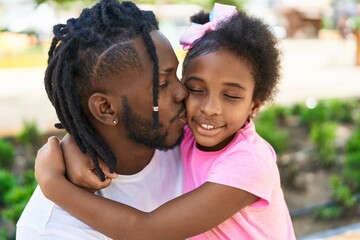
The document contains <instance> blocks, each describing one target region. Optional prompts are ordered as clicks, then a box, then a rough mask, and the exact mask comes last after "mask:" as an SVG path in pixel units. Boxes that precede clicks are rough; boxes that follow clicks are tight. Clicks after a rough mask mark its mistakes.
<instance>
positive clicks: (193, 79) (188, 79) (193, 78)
mask: <svg viewBox="0 0 360 240" xmlns="http://www.w3.org/2000/svg"><path fill="white" fill-rule="evenodd" d="M190 80H191V81H198V82H204V80H202V79H201V78H198V77H195V76H190V77H187V78H185V80H184V82H183V83H186V82H187V81H190Z"/></svg>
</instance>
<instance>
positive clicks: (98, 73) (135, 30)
mask: <svg viewBox="0 0 360 240" xmlns="http://www.w3.org/2000/svg"><path fill="white" fill-rule="evenodd" d="M155 29H158V22H157V20H156V18H155V15H154V14H153V13H152V12H150V11H141V10H140V9H139V8H138V7H137V6H136V5H135V4H134V3H132V2H122V3H119V2H118V1H117V0H102V1H100V2H99V3H97V4H95V5H94V6H93V7H91V8H88V9H84V10H83V11H82V13H81V15H80V16H79V17H78V18H72V19H69V20H68V21H67V23H66V24H58V25H56V26H54V29H53V32H54V35H55V36H54V38H53V40H52V44H51V47H50V49H49V58H48V66H47V69H46V72H45V88H46V92H47V94H48V97H49V99H50V101H51V103H52V104H53V106H54V107H55V110H56V113H57V116H58V118H59V120H60V122H61V124H57V125H56V126H57V127H63V128H65V129H66V130H67V131H68V132H69V133H70V134H71V135H72V136H73V137H74V139H75V141H76V144H77V145H78V146H79V148H80V149H81V151H82V152H84V153H89V154H90V156H91V158H92V161H93V163H94V165H95V168H96V170H97V172H98V174H99V176H100V178H101V179H102V180H104V179H105V176H104V173H103V172H102V170H101V169H100V167H99V162H98V157H99V158H101V159H103V160H104V161H105V163H106V164H107V165H108V167H109V169H110V171H111V172H113V171H114V170H115V166H116V158H115V155H114V154H113V153H112V151H111V150H110V149H109V147H108V146H107V145H106V144H105V142H104V141H103V140H102V138H101V137H100V136H99V135H98V133H96V132H95V130H94V129H93V128H92V126H91V125H90V124H89V123H88V121H87V120H86V116H85V114H84V109H86V106H87V100H88V98H89V97H90V96H91V94H92V93H94V92H95V91H101V85H102V84H105V83H104V81H105V80H106V77H107V76H108V75H110V74H116V73H119V72H122V71H126V70H132V69H140V68H141V61H140V58H139V56H138V55H137V52H136V50H135V48H134V46H133V44H132V41H131V40H132V39H134V38H135V37H138V36H142V37H143V39H144V42H145V44H146V47H147V49H148V53H149V55H150V58H151V60H152V61H153V63H154V70H153V101H154V106H157V101H158V83H159V76H158V73H159V70H158V61H157V55H156V50H155V46H154V43H153V41H152V39H151V37H150V32H151V31H152V30H155ZM153 117H154V125H155V127H156V126H157V125H158V115H157V112H154V116H153Z"/></svg>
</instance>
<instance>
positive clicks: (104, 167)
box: [99, 160, 118, 179]
mask: <svg viewBox="0 0 360 240" xmlns="http://www.w3.org/2000/svg"><path fill="white" fill-rule="evenodd" d="M99 165H100V168H101V170H102V171H103V172H104V174H105V176H106V177H107V178H111V179H113V178H117V176H118V175H117V174H116V173H115V172H114V173H111V172H110V170H109V168H108V166H107V165H106V164H105V162H104V161H101V160H100V161H99Z"/></svg>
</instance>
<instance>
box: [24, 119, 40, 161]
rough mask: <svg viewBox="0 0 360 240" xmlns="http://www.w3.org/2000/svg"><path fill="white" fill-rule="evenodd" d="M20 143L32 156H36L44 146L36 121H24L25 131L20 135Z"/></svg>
mask: <svg viewBox="0 0 360 240" xmlns="http://www.w3.org/2000/svg"><path fill="white" fill-rule="evenodd" d="M18 139H19V141H20V142H21V143H22V144H24V145H25V147H27V148H28V150H29V151H30V152H31V154H35V153H36V152H35V151H37V149H39V148H40V147H41V145H42V143H43V142H42V134H41V132H40V130H39V128H38V126H37V124H36V122H35V121H33V122H29V121H24V125H23V129H22V131H21V133H20V134H19V135H18Z"/></svg>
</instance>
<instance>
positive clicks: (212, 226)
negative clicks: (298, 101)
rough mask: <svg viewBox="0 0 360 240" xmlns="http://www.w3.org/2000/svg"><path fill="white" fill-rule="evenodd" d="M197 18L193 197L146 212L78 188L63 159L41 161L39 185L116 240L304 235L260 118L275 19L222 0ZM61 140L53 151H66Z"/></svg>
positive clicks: (189, 136) (191, 111)
mask: <svg viewBox="0 0 360 240" xmlns="http://www.w3.org/2000/svg"><path fill="white" fill-rule="evenodd" d="M209 19H210V21H209ZM191 20H192V21H193V22H194V23H196V25H193V26H191V27H189V29H188V30H187V31H186V32H185V33H184V35H183V37H182V38H181V43H182V44H183V46H184V48H186V49H189V51H188V53H187V56H186V58H185V60H184V64H183V83H184V84H185V86H186V87H187V89H188V91H189V97H188V98H187V100H186V102H185V104H186V110H187V121H188V127H186V128H185V137H184V140H183V142H182V144H181V150H182V158H183V166H184V195H183V196H181V197H178V198H176V199H174V200H172V201H169V202H168V203H165V204H164V205H162V206H160V207H159V208H157V209H155V210H154V211H152V212H150V213H145V212H141V211H139V210H137V209H134V208H131V207H128V206H126V205H123V204H121V203H117V202H113V201H110V200H108V199H105V198H101V197H99V196H96V195H94V194H91V193H89V192H86V191H85V190H82V189H80V188H78V187H76V186H74V185H73V184H71V183H70V182H69V181H67V180H66V178H65V177H64V172H65V166H64V162H63V159H62V158H61V157H59V156H58V157H55V158H54V157H52V161H51V163H49V162H44V161H43V160H41V158H39V157H38V158H37V161H36V178H37V180H38V182H39V185H40V187H41V189H42V191H43V192H44V194H45V195H46V196H47V197H48V198H49V199H51V200H53V201H54V202H56V203H57V204H58V205H59V206H61V207H63V208H64V209H65V210H67V211H69V212H70V213H72V214H73V215H74V216H76V217H77V218H79V219H80V220H82V221H84V222H85V223H87V224H89V225H90V226H92V227H93V228H95V229H97V230H98V231H100V232H102V233H104V234H105V235H107V236H109V237H111V238H115V239H166V240H168V239H185V238H189V237H191V236H193V237H191V239H276V240H278V239H295V235H294V231H293V227H292V223H291V219H290V215H289V211H288V208H287V206H286V203H285V200H284V196H283V192H282V189H281V183H280V177H279V172H278V168H277V165H276V153H275V152H274V150H273V148H272V147H271V146H270V145H269V144H268V143H267V142H266V141H265V140H264V139H262V138H261V137H260V136H259V135H258V134H257V133H256V131H255V126H254V122H253V120H252V118H254V117H255V116H256V114H257V112H258V110H259V108H260V106H261V105H263V104H264V103H266V102H267V101H269V100H271V99H272V97H273V95H274V92H275V89H276V86H277V83H278V79H279V70H280V60H279V59H280V55H279V51H278V49H277V46H276V45H277V42H276V39H275V37H274V35H273V34H272V33H271V31H270V30H269V27H268V26H267V25H266V24H264V23H263V22H261V21H260V20H259V19H256V18H253V17H250V16H248V15H246V14H245V13H244V12H237V11H235V8H233V7H231V6H226V5H219V4H215V6H214V9H213V11H212V12H211V14H210V16H209V15H208V14H205V13H199V14H197V15H195V16H193V17H192V18H191ZM163 87H164V86H163ZM165 87H166V86H165ZM51 141H55V139H54V138H53V139H50V142H49V151H50V152H51V151H55V150H58V151H59V148H58V149H53V148H54V145H55V144H54V142H53V143H51ZM58 155H61V154H60V153H59V154H58ZM43 159H44V158H43ZM62 189H63V190H64V191H66V194H63V193H62V191H61V190H62ZM73 199H76V201H74V200H73ZM94 206H101V208H99V207H94Z"/></svg>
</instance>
